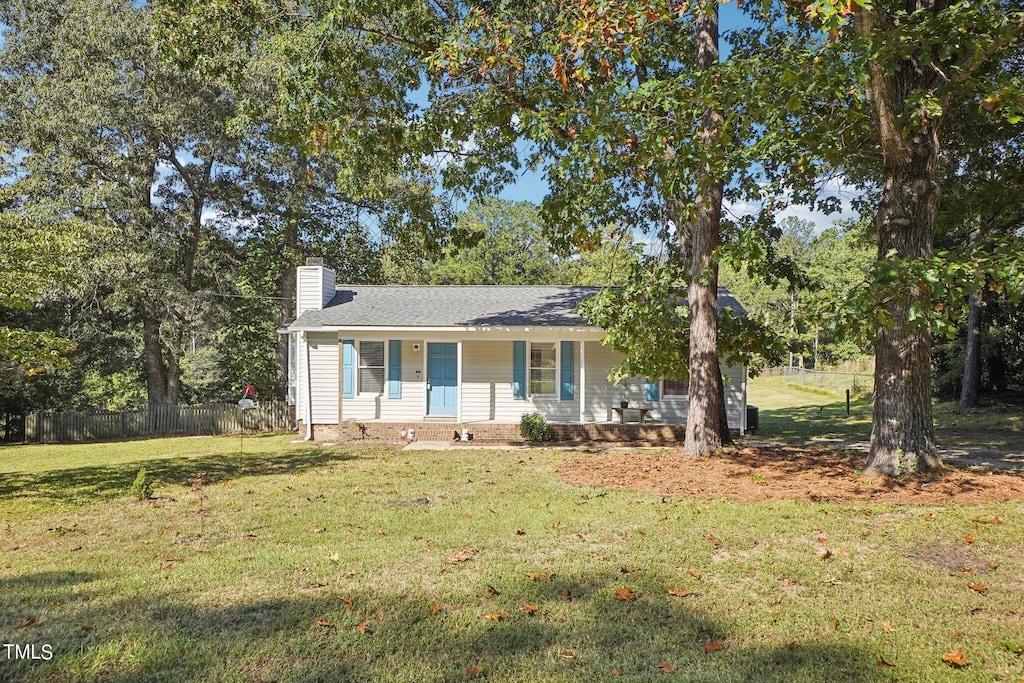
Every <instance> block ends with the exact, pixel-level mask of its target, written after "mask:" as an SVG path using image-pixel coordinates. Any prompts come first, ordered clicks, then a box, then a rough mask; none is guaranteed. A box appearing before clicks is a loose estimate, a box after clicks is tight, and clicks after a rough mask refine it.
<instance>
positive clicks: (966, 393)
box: [958, 228, 984, 412]
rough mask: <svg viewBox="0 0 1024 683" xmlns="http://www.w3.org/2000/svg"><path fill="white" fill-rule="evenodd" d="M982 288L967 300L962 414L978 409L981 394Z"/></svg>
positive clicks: (973, 234)
mask: <svg viewBox="0 0 1024 683" xmlns="http://www.w3.org/2000/svg"><path fill="white" fill-rule="evenodd" d="M978 235H979V230H978V229H977V228H975V229H974V230H972V231H971V243H972V244H974V243H975V242H977V240H978ZM983 304H984V300H983V299H982V288H981V287H978V291H976V292H974V293H972V294H971V296H970V297H968V299H967V306H968V312H967V340H966V343H965V345H964V380H963V383H962V384H961V385H960V404H959V406H958V408H959V410H960V411H961V412H967V411H969V410H973V409H974V408H977V407H978V394H979V393H981V307H982V305H983Z"/></svg>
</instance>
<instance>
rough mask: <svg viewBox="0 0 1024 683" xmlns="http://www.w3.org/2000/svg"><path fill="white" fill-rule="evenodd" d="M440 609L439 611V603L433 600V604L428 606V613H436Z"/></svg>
mask: <svg viewBox="0 0 1024 683" xmlns="http://www.w3.org/2000/svg"><path fill="white" fill-rule="evenodd" d="M440 611H441V605H440V604H438V603H436V602H435V603H433V604H432V605H431V606H430V613H431V614H437V613H438V612H440Z"/></svg>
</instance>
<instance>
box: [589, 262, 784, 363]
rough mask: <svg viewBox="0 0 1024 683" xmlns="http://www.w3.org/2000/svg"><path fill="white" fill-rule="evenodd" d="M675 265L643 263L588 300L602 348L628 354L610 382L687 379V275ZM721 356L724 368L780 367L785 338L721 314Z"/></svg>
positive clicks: (749, 319) (752, 320) (758, 323)
mask: <svg viewBox="0 0 1024 683" xmlns="http://www.w3.org/2000/svg"><path fill="white" fill-rule="evenodd" d="M676 264H677V261H676V260H675V259H672V258H668V259H666V260H664V261H662V260H659V259H656V258H654V257H650V256H648V257H644V258H642V259H641V260H640V261H638V262H637V264H636V265H634V267H633V269H632V271H631V273H630V277H629V280H628V281H627V282H626V284H625V285H624V286H622V287H621V288H618V289H606V290H603V291H601V292H600V293H598V294H597V295H596V296H594V297H592V298H591V299H589V300H587V301H586V302H584V303H583V305H582V307H581V313H582V314H583V315H584V316H586V318H587V319H588V320H589V321H590V323H591V324H593V325H597V326H599V327H601V328H603V329H604V330H605V331H606V333H605V337H604V339H602V343H603V344H605V345H607V346H609V347H611V348H613V349H615V350H616V351H619V352H621V353H623V354H625V356H626V357H625V359H624V360H623V361H622V363H620V364H619V365H617V366H615V367H614V368H613V369H612V373H611V375H610V377H609V379H610V380H611V381H613V382H619V381H622V380H623V379H626V378H628V377H675V378H678V379H681V380H683V379H686V378H687V377H689V374H690V371H689V346H690V341H689V319H690V312H689V308H688V307H687V305H686V292H687V289H686V285H685V281H686V280H685V275H684V274H683V273H682V272H681V269H680V268H679V266H678V265H676ZM718 348H719V355H720V357H721V360H722V362H723V363H724V364H726V365H740V364H742V365H747V366H748V367H750V368H751V369H752V371H753V372H754V374H756V372H757V369H758V368H760V367H764V366H765V365H766V364H767V365H776V364H778V363H779V362H780V360H781V357H782V354H783V353H784V352H785V344H784V341H783V338H782V337H781V335H780V334H779V333H778V332H777V331H776V330H774V329H772V328H771V327H769V326H768V325H767V324H766V322H765V320H764V319H763V318H760V317H755V316H744V315H740V314H739V311H732V310H731V309H725V310H722V311H721V312H720V314H719V346H718Z"/></svg>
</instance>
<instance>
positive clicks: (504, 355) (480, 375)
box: [296, 332, 745, 428]
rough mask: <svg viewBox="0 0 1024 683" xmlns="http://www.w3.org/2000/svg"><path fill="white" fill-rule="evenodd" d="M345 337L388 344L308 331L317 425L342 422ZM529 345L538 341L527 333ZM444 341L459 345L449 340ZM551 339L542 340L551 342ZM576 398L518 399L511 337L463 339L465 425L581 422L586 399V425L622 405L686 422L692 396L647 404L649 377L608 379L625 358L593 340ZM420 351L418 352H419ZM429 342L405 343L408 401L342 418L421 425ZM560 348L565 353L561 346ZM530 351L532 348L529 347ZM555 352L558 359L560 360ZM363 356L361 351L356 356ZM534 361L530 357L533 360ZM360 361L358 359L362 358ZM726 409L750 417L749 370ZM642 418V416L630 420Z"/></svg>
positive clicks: (352, 406)
mask: <svg viewBox="0 0 1024 683" xmlns="http://www.w3.org/2000/svg"><path fill="white" fill-rule="evenodd" d="M339 336H340V337H341V338H342V339H354V340H355V341H356V349H357V351H358V349H359V348H360V342H363V341H378V342H379V341H381V334H380V333H379V332H377V333H364V334H362V335H360V334H358V333H352V332H342V333H340V335H339V334H337V333H308V334H307V345H308V348H309V363H310V365H309V367H310V371H311V373H312V375H313V421H314V423H319V424H331V423H334V422H337V419H338V407H339V406H338V395H339V393H340V391H339V388H340V387H339V384H340V381H339V380H340V373H341V368H340V363H339V346H340V341H339ZM524 337H525V339H524V341H528V342H529V341H532V340H531V339H530V338H529V335H528V334H526V335H524ZM442 339H443V340H444V341H453V342H454V341H457V339H455V338H451V337H443V338H442ZM551 340H552V337H550V336H548V337H544V338H541V339H540V340H538V341H541V342H544V343H550V341H551ZM383 341H384V347H385V359H384V363H385V369H386V364H387V350H386V349H387V339H384V340H383ZM573 344H574V346H573V357H574V358H575V359H576V362H575V363H574V366H573V385H574V392H573V393H574V399H573V400H561V399H560V397H559V396H558V395H557V394H558V393H559V392H557V391H556V395H555V396H543V397H542V396H530V397H528V398H527V399H526V400H522V399H514V398H513V397H512V360H513V358H512V355H513V351H512V348H513V343H512V341H511V340H501V341H497V340H488V341H476V340H470V341H466V340H463V341H462V363H461V367H462V375H461V377H460V378H459V387H458V390H459V405H460V407H461V411H462V413H461V418H462V420H463V421H464V422H480V421H496V422H505V423H517V422H519V419H520V418H521V417H522V416H523V415H524V414H526V413H532V412H534V411H536V412H539V413H540V414H541V415H543V416H544V417H545V419H547V420H548V421H550V422H577V421H579V419H580V396H581V394H582V395H583V396H584V406H583V408H584V410H583V416H584V419H585V421H587V422H609V421H612V420H613V418H614V420H615V421H618V418H617V416H615V415H614V413H612V407H613V406H617V405H618V404H619V402H620V401H624V400H625V401H629V402H630V404H631V405H643V406H647V407H650V408H651V412H650V413H648V417H649V419H651V420H653V421H658V422H668V423H682V422H685V420H686V408H687V405H688V397H687V396H667V395H665V393H664V392H662V394H661V398H660V400H658V401H647V400H646V399H645V397H644V384H645V382H644V380H643V379H641V378H633V379H630V380H628V381H626V382H625V383H624V384H623V385H622V386H615V385H612V384H610V383H609V382H608V379H607V377H608V372H609V371H610V370H611V368H612V367H613V366H614V365H616V364H618V363H619V361H620V359H621V356H620V355H619V354H618V353H617V352H615V351H612V350H611V349H609V348H607V347H605V346H602V345H601V344H600V343H599V342H597V341H587V342H586V350H585V352H583V353H581V349H580V343H579V342H575V341H574V342H573ZM414 346H418V347H419V348H418V350H414ZM426 347H427V343H426V341H422V340H402V373H401V378H402V395H401V398H396V399H387V398H385V397H382V396H380V395H377V394H369V393H362V394H358V395H357V396H356V397H355V398H350V399H343V400H342V402H341V417H342V419H343V420H375V419H379V420H385V421H388V422H418V421H420V420H422V419H423V418H424V413H425V411H426V380H425V374H426V372H425V370H426V369H425V359H426ZM555 348H556V349H557V350H560V346H559V344H558V343H557V342H556V344H555ZM527 349H528V350H527V354H529V344H528V345H527ZM304 351H305V349H301V350H300V352H299V354H298V357H297V359H296V360H297V365H298V366H299V367H298V370H299V376H298V379H299V391H298V392H297V396H296V398H297V399H298V404H299V405H298V406H297V408H298V416H299V419H300V420H304V419H305V407H304V398H305V391H304V387H303V386H302V382H304V379H305V376H306V367H305V362H306V361H305V355H306V354H305V352H304ZM557 353H558V352H557V351H556V358H557ZM357 355H358V354H357ZM528 358H529V355H528ZM581 360H582V361H583V362H585V363H586V387H585V388H584V389H585V390H584V391H582V392H581V390H580V389H581V387H580V367H579V366H580V361H581ZM357 364H358V358H357ZM555 371H556V388H557V386H559V384H558V383H560V382H561V375H560V366H559V365H558V364H557V363H556V368H555ZM725 374H726V378H727V379H726V387H725V393H726V409H727V413H728V416H729V425H730V426H731V427H733V428H738V427H739V426H740V424H741V417H742V415H743V412H742V411H743V409H744V403H743V389H744V378H745V374H744V371H743V368H742V367H731V368H727V369H726V372H725ZM628 418H629V419H632V420H635V419H636V413H631V414H629V415H628Z"/></svg>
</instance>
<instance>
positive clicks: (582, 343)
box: [578, 339, 587, 422]
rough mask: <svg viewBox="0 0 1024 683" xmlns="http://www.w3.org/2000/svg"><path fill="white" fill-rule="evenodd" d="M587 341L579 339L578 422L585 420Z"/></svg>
mask: <svg viewBox="0 0 1024 683" xmlns="http://www.w3.org/2000/svg"><path fill="white" fill-rule="evenodd" d="M586 348H587V341H586V340H585V339H581V340H580V390H579V392H578V395H579V397H580V422H586V421H587V354H586V351H585V349H586Z"/></svg>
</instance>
